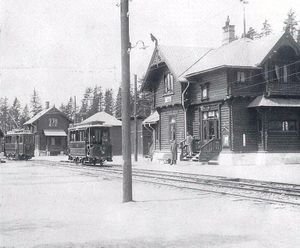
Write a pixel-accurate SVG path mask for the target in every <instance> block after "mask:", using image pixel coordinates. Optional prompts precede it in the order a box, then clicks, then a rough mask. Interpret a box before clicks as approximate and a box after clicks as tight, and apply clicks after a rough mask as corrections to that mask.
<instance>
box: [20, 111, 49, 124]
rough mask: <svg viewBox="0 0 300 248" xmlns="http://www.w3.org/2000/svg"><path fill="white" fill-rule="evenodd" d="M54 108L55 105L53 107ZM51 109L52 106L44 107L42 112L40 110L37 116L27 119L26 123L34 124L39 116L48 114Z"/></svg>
mask: <svg viewBox="0 0 300 248" xmlns="http://www.w3.org/2000/svg"><path fill="white" fill-rule="evenodd" d="M53 108H54V107H53ZM50 109H52V108H48V109H44V110H42V111H40V112H38V113H37V114H36V115H35V116H33V117H32V118H31V119H29V120H28V121H26V122H25V123H24V125H28V124H32V123H34V122H35V121H37V120H38V119H39V118H41V117H42V116H43V115H44V114H46V113H47V112H48V111H49V110H50Z"/></svg>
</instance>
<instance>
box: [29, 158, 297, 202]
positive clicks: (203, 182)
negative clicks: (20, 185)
mask: <svg viewBox="0 0 300 248" xmlns="http://www.w3.org/2000/svg"><path fill="white" fill-rule="evenodd" d="M33 162H34V163H38V164H42V165H45V164H48V165H52V166H60V167H64V168H68V169H72V170H74V171H77V172H80V173H81V174H85V175H89V176H99V174H97V172H101V173H106V174H110V175H114V176H115V177H120V178H121V177H122V168H121V166H120V165H114V166H111V167H94V166H87V165H75V164H72V163H68V162H49V161H47V162H42V161H33ZM132 176H133V179H134V180H136V181H142V182H148V183H155V184H160V185H166V186H172V187H177V188H183V189H190V190H200V191H205V192H209V193H216V194H227V195H231V196H236V197H243V198H248V199H252V200H258V201H267V202H273V203H282V204H290V205H296V206H300V185H297V184H286V183H277V182H269V181H258V180H249V179H241V178H228V177H223V176H212V175H202V174H201V175H199V174H193V173H182V172H170V171H158V170H149V169H137V168H133V171H132Z"/></svg>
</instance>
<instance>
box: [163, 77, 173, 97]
mask: <svg viewBox="0 0 300 248" xmlns="http://www.w3.org/2000/svg"><path fill="white" fill-rule="evenodd" d="M164 89H165V90H164V93H165V94H168V93H173V92H174V77H173V75H172V74H171V73H168V74H166V75H164Z"/></svg>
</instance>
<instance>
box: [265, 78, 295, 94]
mask: <svg viewBox="0 0 300 248" xmlns="http://www.w3.org/2000/svg"><path fill="white" fill-rule="evenodd" d="M266 93H267V95H269V96H272V95H273V96H300V82H294V81H288V82H286V83H284V82H278V81H269V82H267V84H266Z"/></svg>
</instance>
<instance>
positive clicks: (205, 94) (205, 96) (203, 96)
mask: <svg viewBox="0 0 300 248" xmlns="http://www.w3.org/2000/svg"><path fill="white" fill-rule="evenodd" d="M207 99H208V83H206V84H203V85H202V86H201V100H207Z"/></svg>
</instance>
